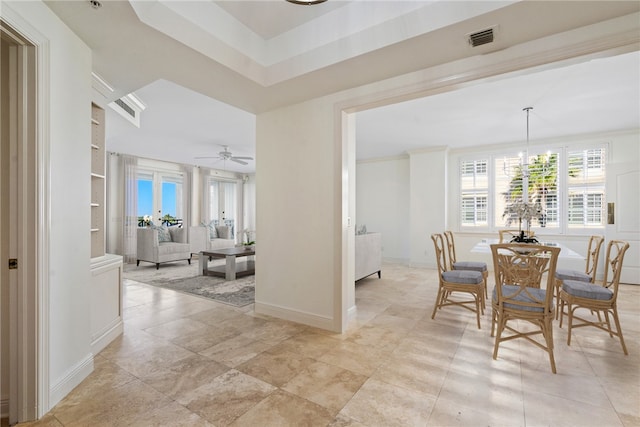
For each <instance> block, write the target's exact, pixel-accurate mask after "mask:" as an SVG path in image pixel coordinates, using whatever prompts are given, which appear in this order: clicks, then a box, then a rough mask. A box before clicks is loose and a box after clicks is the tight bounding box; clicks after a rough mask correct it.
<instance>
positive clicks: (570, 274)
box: [556, 270, 591, 282]
mask: <svg viewBox="0 0 640 427" xmlns="http://www.w3.org/2000/svg"><path fill="white" fill-rule="evenodd" d="M556 279H560V280H578V281H580V282H591V276H589V275H588V274H585V273H583V272H581V271H577V270H556Z"/></svg>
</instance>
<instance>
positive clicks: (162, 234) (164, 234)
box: [151, 225, 171, 243]
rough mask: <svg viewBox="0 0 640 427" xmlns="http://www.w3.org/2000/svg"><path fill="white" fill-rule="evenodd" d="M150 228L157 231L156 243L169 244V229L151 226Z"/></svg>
mask: <svg viewBox="0 0 640 427" xmlns="http://www.w3.org/2000/svg"><path fill="white" fill-rule="evenodd" d="M151 228H153V229H155V230H158V243H163V242H170V241H171V234H169V229H168V228H167V227H165V226H162V225H152V226H151Z"/></svg>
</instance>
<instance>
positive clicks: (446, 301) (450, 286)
mask: <svg viewBox="0 0 640 427" xmlns="http://www.w3.org/2000/svg"><path fill="white" fill-rule="evenodd" d="M431 240H433V245H434V247H435V251H436V264H437V266H438V294H437V296H436V301H435V303H434V305H433V313H432V314H431V318H432V319H435V317H436V312H437V311H438V310H439V309H441V308H442V307H446V306H450V305H457V306H460V307H463V308H465V309H467V310H471V311H473V312H475V313H476V322H477V324H478V329H480V313H483V314H484V308H483V307H484V277H483V275H482V273H481V272H479V271H472V270H451V269H450V268H449V267H448V264H447V256H446V252H445V249H444V238H443V237H442V234H432V235H431ZM459 293H462V294H469V295H471V296H472V297H473V299H458V297H454V295H455V294H459ZM452 297H454V298H452Z"/></svg>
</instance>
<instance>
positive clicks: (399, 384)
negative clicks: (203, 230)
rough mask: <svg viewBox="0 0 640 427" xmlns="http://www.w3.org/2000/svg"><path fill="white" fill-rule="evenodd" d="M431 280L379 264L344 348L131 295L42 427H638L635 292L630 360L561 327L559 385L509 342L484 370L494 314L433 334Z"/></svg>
mask: <svg viewBox="0 0 640 427" xmlns="http://www.w3.org/2000/svg"><path fill="white" fill-rule="evenodd" d="M436 287H437V281H436V275H435V272H434V271H433V270H429V269H418V268H408V267H404V266H401V265H395V264H385V265H384V268H383V274H382V279H378V278H377V277H376V276H372V277H370V278H367V279H364V280H362V281H360V282H358V284H357V286H356V300H357V308H358V310H357V319H356V320H355V321H354V322H353V323H352V325H351V327H350V329H349V331H348V332H347V333H345V334H342V335H338V334H333V333H330V332H327V331H322V330H318V329H315V328H311V327H306V326H303V325H298V324H295V323H290V322H285V321H281V320H277V319H272V318H265V317H260V316H257V315H255V314H254V313H253V311H252V306H248V307H246V308H245V309H235V308H233V307H230V306H227V305H223V304H220V303H216V302H213V301H210V300H205V299H202V298H198V297H193V296H188V295H184V294H180V293H176V292H173V291H169V290H165V289H161V288H157V287H153V286H148V285H145V284H141V283H139V282H133V281H129V280H125V307H126V309H125V332H124V334H123V336H121V337H120V338H118V339H116V340H115V341H114V342H113V343H111V344H110V345H109V346H108V347H107V348H105V349H104V350H103V351H102V352H101V353H100V354H98V355H96V356H95V371H94V372H93V373H92V374H91V375H90V376H89V378H87V379H86V380H85V381H84V382H83V383H82V384H80V385H79V386H78V387H77V388H76V389H75V390H73V391H72V392H71V393H70V394H69V395H68V396H67V397H66V398H65V399H64V400H63V401H62V402H60V403H59V404H58V405H57V406H56V407H55V408H53V410H52V411H51V412H50V413H49V414H47V415H46V416H45V417H44V418H43V419H41V420H40V421H38V422H36V423H32V424H23V425H37V426H252V427H253V426H464V425H468V426H480V425H492V426H495V425H503V426H525V425H526V426H542V425H545V426H548V425H557V426H560V425H562V426H598V427H600V426H638V425H640V286H637V287H634V286H624V287H623V289H622V290H621V299H622V301H620V302H619V308H620V312H621V321H622V327H623V332H624V334H625V338H626V344H627V347H628V349H629V356H624V355H623V353H622V349H621V347H620V345H619V342H618V341H617V340H615V339H612V338H610V337H609V336H608V335H607V334H606V333H604V332H602V331H598V330H595V329H594V328H583V329H579V330H577V331H575V334H574V338H573V339H572V345H571V346H570V347H569V346H567V345H566V338H567V335H566V325H565V326H564V328H563V329H560V328H559V327H558V323H557V322H555V323H554V334H555V344H556V348H555V356H556V363H557V369H558V374H557V375H554V374H552V373H551V371H550V368H549V362H548V358H547V355H546V353H545V352H544V351H542V350H540V349H538V348H536V347H534V346H532V345H530V344H528V343H526V342H520V341H521V340H516V341H512V342H508V343H505V344H503V345H502V346H501V347H500V352H499V355H498V360H493V359H492V358H491V354H492V347H493V340H492V339H491V337H490V336H489V329H490V317H489V311H487V312H486V313H485V315H484V316H483V317H482V329H481V330H478V329H477V328H476V325H475V317H474V315H473V313H471V312H468V311H466V310H463V309H461V308H459V307H448V308H445V309H443V310H441V311H439V312H438V314H437V316H436V319H435V320H432V319H431V309H432V306H433V300H434V297H435V294H436Z"/></svg>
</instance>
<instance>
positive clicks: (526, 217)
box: [503, 107, 544, 243]
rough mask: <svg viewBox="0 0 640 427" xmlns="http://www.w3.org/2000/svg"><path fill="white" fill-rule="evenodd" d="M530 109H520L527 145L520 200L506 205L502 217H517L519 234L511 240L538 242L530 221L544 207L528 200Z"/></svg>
mask: <svg viewBox="0 0 640 427" xmlns="http://www.w3.org/2000/svg"><path fill="white" fill-rule="evenodd" d="M531 110H533V107H526V108H523V109H522V111H525V112H526V113H527V146H526V150H525V153H524V156H523V159H522V164H521V173H522V184H521V185H522V195H521V198H520V200H516V201H514V202H512V203H511V204H509V205H507V207H506V209H505V212H504V214H503V217H505V216H507V217H508V221H507V223H508V224H509V223H510V221H511V220H510V218H512V217H516V218H517V219H518V230H519V235H518V236H516V237H515V238H514V239H513V240H512V241H514V242H521V243H537V242H538V240H536V239H535V238H533V237H531V222H532V220H533V219H534V218H535V219H537V218H540V216H541V215H542V214H543V212H544V208H543V206H542V205H541V203H540V202H533V201H530V200H529V178H530V172H531V171H530V170H529V166H530V165H529V112H530V111H531ZM523 222H524V227H525V228H526V234H525V230H523ZM543 227H544V226H543Z"/></svg>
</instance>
